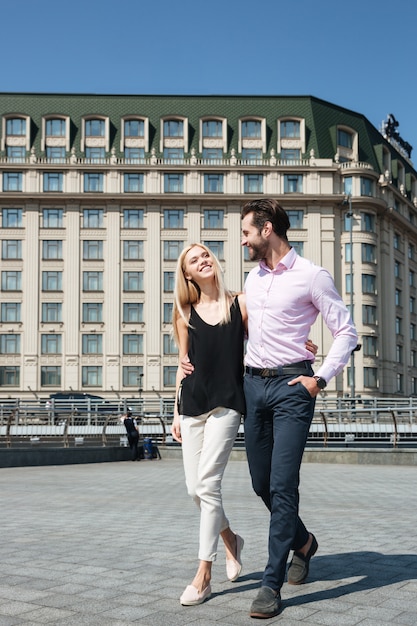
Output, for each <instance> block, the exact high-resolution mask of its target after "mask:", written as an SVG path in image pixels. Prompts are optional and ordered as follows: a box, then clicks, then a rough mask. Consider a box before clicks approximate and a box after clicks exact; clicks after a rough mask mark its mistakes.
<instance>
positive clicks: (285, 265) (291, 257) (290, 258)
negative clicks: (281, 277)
mask: <svg viewBox="0 0 417 626" xmlns="http://www.w3.org/2000/svg"><path fill="white" fill-rule="evenodd" d="M296 258H297V253H296V251H295V248H291V249H290V250H289V251H288V252H287V254H286V255H285V256H284V257H282V259H281V261H279V263H277V264H276V266H275V267H274V269H272V270H271V268H270V267H268V265H267V264H266V263H265V260H264V259H262V260H261V261H259V267H260V268H261V269H263V270H265V271H266V272H278V271H280V272H282V271H283V270H288V269H290V268H291V267H292V266H293V265H294V263H295V261H296Z"/></svg>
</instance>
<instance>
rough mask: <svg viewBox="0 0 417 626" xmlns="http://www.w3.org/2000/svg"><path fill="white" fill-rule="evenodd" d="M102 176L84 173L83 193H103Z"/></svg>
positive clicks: (94, 173)
mask: <svg viewBox="0 0 417 626" xmlns="http://www.w3.org/2000/svg"><path fill="white" fill-rule="evenodd" d="M103 180H104V175H103V174H100V173H98V172H90V173H89V172H86V173H85V174H84V192H85V193H101V192H102V191H103Z"/></svg>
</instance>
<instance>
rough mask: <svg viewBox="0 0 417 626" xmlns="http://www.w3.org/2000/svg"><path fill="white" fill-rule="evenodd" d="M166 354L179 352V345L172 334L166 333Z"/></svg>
mask: <svg viewBox="0 0 417 626" xmlns="http://www.w3.org/2000/svg"><path fill="white" fill-rule="evenodd" d="M164 354H178V347H177V344H176V343H175V340H174V338H173V337H172V335H168V334H166V335H164Z"/></svg>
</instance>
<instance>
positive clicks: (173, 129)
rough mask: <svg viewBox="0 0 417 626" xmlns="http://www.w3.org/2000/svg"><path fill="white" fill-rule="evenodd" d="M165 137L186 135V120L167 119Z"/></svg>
mask: <svg viewBox="0 0 417 626" xmlns="http://www.w3.org/2000/svg"><path fill="white" fill-rule="evenodd" d="M164 137H184V122H183V121H182V120H165V121H164Z"/></svg>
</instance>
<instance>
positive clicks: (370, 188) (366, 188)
mask: <svg viewBox="0 0 417 626" xmlns="http://www.w3.org/2000/svg"><path fill="white" fill-rule="evenodd" d="M373 195H374V181H373V180H371V179H370V178H365V177H363V176H361V196H373Z"/></svg>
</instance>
